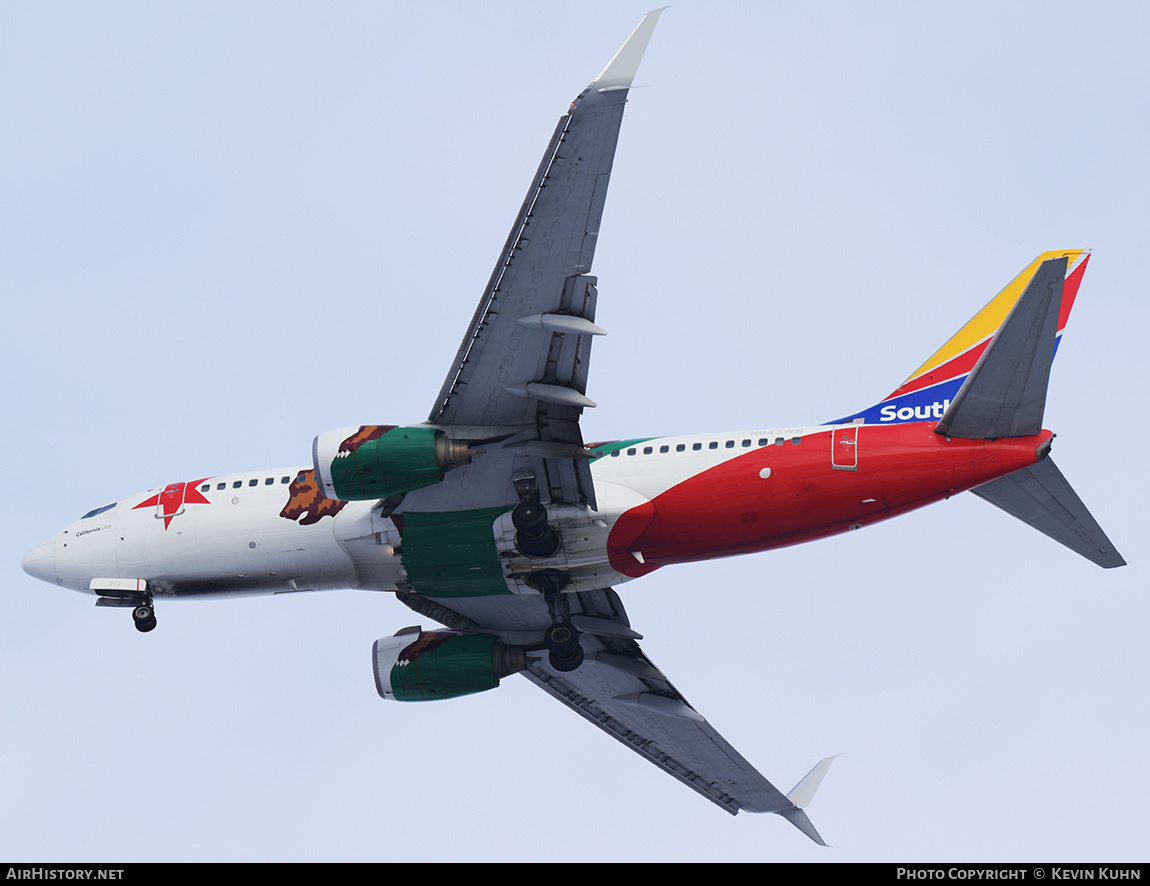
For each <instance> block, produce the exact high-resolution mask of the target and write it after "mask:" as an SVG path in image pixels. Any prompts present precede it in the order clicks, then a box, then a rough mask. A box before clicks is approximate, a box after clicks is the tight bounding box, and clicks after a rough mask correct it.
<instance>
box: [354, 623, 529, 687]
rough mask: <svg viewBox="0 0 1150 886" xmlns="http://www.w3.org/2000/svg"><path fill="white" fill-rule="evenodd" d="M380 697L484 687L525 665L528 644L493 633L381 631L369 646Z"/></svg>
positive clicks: (408, 629) (410, 629) (409, 629)
mask: <svg viewBox="0 0 1150 886" xmlns="http://www.w3.org/2000/svg"><path fill="white" fill-rule="evenodd" d="M371 660H372V664H373V666H374V668H375V688H376V689H377V690H378V691H379V695H380V697H381V698H389V699H394V700H395V701H432V700H434V699H437V698H458V697H459V696H461V695H471V694H473V693H475V692H485V691H487V690H488V689H494V688H495V687H496V686H498V685H499V680H500V678H502V677H506V676H507V675H509V674H514V673H516V672H518V671H522V670H523V669H524V668H526V667H527V656H526V648H525V647H523V646H507V645H506V644H504V643H500V642H499V641H498V640H496V639H495V638H494V637H492V636H491V635H490V634H460V633H457V632H455V631H423V630H420V629H419V628H407V629H405V630H402V631H400V632H399V633H397V634H396V635H395V636H394V637H381V638H380V639H379V640H376V641H375V645H374V646H373V647H372V650H371Z"/></svg>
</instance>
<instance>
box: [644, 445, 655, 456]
mask: <svg viewBox="0 0 1150 886" xmlns="http://www.w3.org/2000/svg"><path fill="white" fill-rule="evenodd" d="M652 452H654V450H653V449H652V448H651V447H650V446H644V447H643V454H644V455H650V454H651V453H652Z"/></svg>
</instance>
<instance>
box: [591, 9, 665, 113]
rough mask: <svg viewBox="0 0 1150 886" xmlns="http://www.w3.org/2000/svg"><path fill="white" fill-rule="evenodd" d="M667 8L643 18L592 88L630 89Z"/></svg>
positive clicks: (654, 11)
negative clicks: (652, 35)
mask: <svg viewBox="0 0 1150 886" xmlns="http://www.w3.org/2000/svg"><path fill="white" fill-rule="evenodd" d="M664 9H667V7H666V6H663V7H660V8H659V9H653V10H651V11H650V12H648V13H647V14H646V15H645V16H643V20H642V21H641V22H639V24H638V25H636V26H635V30H634V31H632V32H631V36H630V37H628V38H627V40H626V41H625V42H624V43H623V45H622V46H620V47H619V51H618V52H616V53H615V55H614V56H612V58H611V61H609V62H607V66H606V67H605V68H603V70H602V71H600V72H599V76H598V77H596V78H595V79H594V80H592V81H591V86H593V87H595V88H597V89H598V90H599V91H600V92H602V91H604V90H607V89H629V88H630V86H631V83H632V82H634V80H635V74H636V73H638V71H639V63H640V62H641V61H643V53H644V52H646V51H647V44H648V43H649V42H650V40H651V34H652V33H653V32H654V30H655V25H656V24H658V22H659V16H660V15H661V14H662V12H663V10H664Z"/></svg>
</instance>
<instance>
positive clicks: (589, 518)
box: [23, 10, 1125, 845]
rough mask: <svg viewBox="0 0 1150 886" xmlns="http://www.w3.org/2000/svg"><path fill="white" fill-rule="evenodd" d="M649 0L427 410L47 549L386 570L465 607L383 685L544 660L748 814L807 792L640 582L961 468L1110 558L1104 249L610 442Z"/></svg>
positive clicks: (554, 150) (311, 572)
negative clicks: (770, 412) (653, 429)
mask: <svg viewBox="0 0 1150 886" xmlns="http://www.w3.org/2000/svg"><path fill="white" fill-rule="evenodd" d="M660 12H661V10H659V11H654V12H652V13H650V14H648V15H647V16H646V17H644V19H643V20H642V21H641V22H640V23H639V25H638V27H637V28H636V29H635V31H634V32H633V33H632V34H631V36H630V37H629V38H628V39H627V41H626V42H625V43H624V44H623V46H622V47H621V48H620V50H619V51H618V52H617V53H616V54H615V56H614V57H613V58H612V59H611V61H610V62H609V63H608V64H607V66H606V67H605V68H603V70H602V71H601V72H600V73H599V75H598V76H597V77H596V78H595V79H594V80H592V81H591V83H590V84H589V85H588V86H587V88H586V89H584V90H583V91H582V92H581V93H580V94H579V95H578V96H577V97H576V98H575V100H574V101H573V102H572V103H571V105H570V108H569V109H568V110H567V112H566V113H565V114H564V115H563V116H562V117H561V118H560V120H559V123H558V125H557V127H556V129H555V132H554V134H553V135H552V137H551V140H550V142H549V143H548V146H547V149H546V151H545V152H544V155H543V159H542V161H541V163H540V165H539V168H538V170H537V172H536V173H535V175H534V176H533V178H532V179H531V183H530V186H529V188H528V191H527V195H526V198H525V199H524V201H523V204H522V207H521V208H520V210H519V212H518V214H517V216H516V218H515V221H514V224H513V225H512V229H511V232H510V234H509V236H508V238H507V241H506V244H505V246H504V247H503V249H502V250H501V252H500V254H499V256H498V259H497V262H496V265H495V269H494V271H493V272H492V275H491V278H490V280H489V281H488V283H487V285H486V287H485V288H484V290H483V294H482V296H481V298H480V301H479V305H478V307H477V308H476V311H475V314H474V316H473V317H472V319H471V322H470V323H469V324H468V326H467V328H466V331H465V334H464V337H463V341H462V343H461V345H460V348H459V351H458V353H457V354H456V356H455V359H454V360H453V361H452V363H451V365H450V369H449V371H448V373H447V376H446V378H445V380H444V383H443V386H442V389H441V391H440V393H439V395H438V397H437V398H436V400H435V402H434V404H433V405H432V408H431V412H430V414H429V416H428V418H427V420H426V421H424V422H421V423H415V424H410V425H398V426H396V425H359V426H354V427H349V428H342V429H337V430H333V431H328V432H326V433H322V434H319V435H318V436H317V437H316V438H315V439H314V441H313V444H312V462H311V464H310V465H306V466H302V467H301V466H295V467H289V468H280V469H275V470H264V471H255V472H244V473H237V474H230V475H225V476H210V477H209V476H203V477H200V478H198V479H193V480H188V481H183V482H177V483H172V484H169V485H167V486H165V487H163V488H156V489H150V490H148V491H146V492H142V493H138V494H136V495H132V496H129V497H127V498H123V499H119V500H117V501H115V502H112V503H111V504H107V505H104V506H103V507H98V508H95V509H93V510H92V511H89V512H88V513H87V514H85V515H84V516H83V517H81V518H80V519H79V520H77V521H75V522H74V523H72V524H71V525H69V526H68V527H66V528H65V529H63V530H61V531H60V532H57V533H56V534H55V535H54V536H53V537H52V538H51V539H49V540H48V541H46V542H45V543H43V544H41V545H39V546H37V547H36V548H34V549H32V550H31V551H30V552H29V553H28V554H27V555H26V556H25V557H24V560H23V568H24V570H25V571H26V572H27V573H29V574H30V575H32V576H34V577H36V578H38V579H42V580H44V581H46V582H50V583H52V584H54V585H57V586H60V587H64V588H69V589H72V590H75V591H80V592H83V593H86V594H89V595H94V596H95V598H96V600H95V602H96V605H97V606H101V607H112V608H127V609H130V610H131V612H132V617H133V621H134V624H135V627H136V628H137V629H138V630H139V631H140V632H145V633H146V632H150V631H152V630H153V629H154V628H155V627H156V612H155V610H156V603H157V601H160V600H164V601H166V600H168V599H179V598H187V597H201V596H213V595H215V596H236V595H244V594H268V593H282V592H289V591H303V590H328V589H341V588H352V589H363V590H373V591H386V592H391V593H394V594H395V596H396V597H397V598H398V599H399V600H400V601H401V602H403V603H404V604H406V605H407V606H408V607H409V608H411V609H412V610H414V611H415V612H416V613H418V615H420V616H421V617H422V618H425V619H428V620H430V621H434V622H438V623H439V624H440V625H443V626H444V628H445V629H439V628H434V629H428V630H425V629H423V628H422V626H419V627H409V628H403V629H402V630H400V631H398V632H397V633H395V634H394V635H393V636H388V637H384V638H381V639H379V640H378V641H376V643H375V645H374V646H373V656H372V658H373V669H374V676H375V681H376V687H377V690H378V693H379V695H380V696H381V697H382V698H384V699H389V700H398V701H425V700H434V699H447V698H454V697H459V696H462V695H467V694H472V693H477V692H482V691H486V690H490V689H493V688H495V687H496V686H498V685H499V683H500V681H501V680H502V679H503V678H504V677H507V676H510V675H511V674H515V673H521V674H523V675H524V677H525V678H526V679H528V680H530V681H531V682H532V683H534V684H535V685H537V686H539V687H540V688H541V689H543V690H544V691H545V692H547V693H548V694H550V695H551V696H553V697H554V698H556V699H558V700H559V701H561V702H562V703H563V704H565V705H567V706H568V707H569V708H571V709H572V710H574V711H575V712H576V713H578V714H580V715H581V716H583V717H584V718H585V719H587V720H588V721H589V722H591V723H593V724H594V725H595V726H597V727H598V728H600V729H602V730H603V731H605V732H607V733H608V734H609V735H611V736H612V737H614V738H615V739H616V740H618V741H620V742H621V743H623V744H625V745H626V746H627V747H629V748H631V749H632V750H633V751H635V752H636V753H638V754H640V755H641V756H643V757H644V758H646V759H647V760H649V761H650V762H652V763H653V764H654V765H656V766H658V767H659V768H660V769H662V770H663V771H664V772H667V773H668V774H670V775H671V776H673V777H674V778H676V779H678V780H679V781H681V782H682V783H684V784H686V785H687V786H688V787H690V788H692V789H693V790H695V791H696V792H698V793H699V794H701V795H702V796H704V797H706V798H707V799H708V800H710V801H711V802H713V803H715V804H716V805H718V806H720V807H721V808H723V809H725V810H726V811H727V812H729V813H731V814H736V813H738V812H739V811H748V812H763V813H775V814H778V815H781V816H782V817H784V818H786V819H787V820H788V821H790V822H791V823H792V824H793V825H795V826H796V827H797V828H798V829H799V830H801V831H802V832H803V833H804V834H806V835H807V836H808V837H809V838H810V839H812V840H813V841H815V842H816V843H818V844H820V845H826V844H825V842H824V840H823V838H822V837H821V835H820V834H819V833H818V831H817V830H816V829H815V827H814V825H813V824H812V822H811V820H810V819H809V817H808V816H807V814H806V812H805V809H806V807H807V806H808V805H809V804H810V802H811V800H812V798H813V796H814V793H815V791H816V789H817V788H818V787H819V785H820V783H821V782H822V780H823V777H824V776H825V774H826V772H827V770H828V768H829V767H830V765H831V761H832V760H833V759H834V758H833V757H828V758H826V759H824V760H822V761H820V762H819V763H818V764H817V765H816V766H815V767H814V768H813V769H812V770H811V771H810V773H808V774H807V775H806V776H805V777H804V778H803V779H801V780H800V781H799V783H798V784H797V785H796V786H795V788H793V789H792V790H791V791H789V792H787V793H786V794H784V793H783V792H781V791H780V790H778V789H777V788H776V787H775V786H774V785H773V784H772V783H771V782H770V781H768V780H767V779H766V778H765V777H764V776H763V775H762V774H761V773H759V772H758V770H757V769H756V768H755V767H754V766H752V765H751V764H750V763H749V762H748V761H747V760H746V759H745V758H744V757H743V756H742V755H740V754H739V753H738V751H736V750H735V749H734V748H733V747H732V746H731V745H730V744H729V743H728V742H727V741H726V740H725V739H724V738H723V737H722V736H721V735H720V734H719V733H718V732H717V731H716V730H715V729H714V727H713V726H712V725H711V724H710V723H709V722H708V721H707V720H706V719H705V718H704V717H703V716H702V715H701V714H700V713H699V712H698V711H697V710H696V709H695V708H694V706H692V705H691V704H690V703H688V702H687V700H686V699H685V698H684V697H683V696H682V694H681V693H679V692H678V690H676V689H675V687H674V686H673V685H672V684H671V682H670V681H669V680H668V678H667V676H666V675H665V674H664V673H663V672H662V671H660V670H659V668H658V667H657V666H656V665H655V664H654V663H652V662H651V660H650V659H649V658H647V656H646V655H644V653H643V651H642V649H641V647H640V645H639V641H640V640H641V639H642V636H641V635H640V634H639V633H638V632H637V631H636V630H635V629H634V628H632V626H631V624H630V621H629V619H628V617H627V613H626V610H625V608H624V606H623V602H622V599H621V597H620V595H619V594H618V593H617V592H616V590H615V588H616V587H617V586H619V585H621V584H623V583H625V582H627V581H629V580H631V579H635V578H639V577H642V576H644V575H646V574H648V573H650V572H654V571H656V570H657V569H659V568H661V567H663V566H668V565H671V564H675V563H684V562H692V561H698V560H704V559H710V558H713V557H726V556H734V555H736V554H744V553H755V552H761V551H767V550H772V549H775V548H780V547H784V546H790V545H796V544H800V543H803V542H807V541H813V540H815V539H819V538H823V537H827V536H831V535H837V534H841V533H846V532H851V531H854V530H857V529H860V528H862V527H865V526H870V525H872V524H875V523H877V522H879V521H883V520H886V519H889V518H891V517H894V516H897V515H900V514H903V513H907V512H909V511H912V510H915V509H917V508H920V507H924V506H926V505H928V504H931V503H933V502H936V501H942V500H945V499H948V498H950V497H951V496H953V495H956V494H958V493H960V492H963V491H967V490H969V491H972V492H973V493H974V494H975V495H977V496H979V497H980V498H983V499H985V500H986V501H988V502H990V503H991V504H994V505H996V506H998V507H1000V508H1002V509H1003V510H1006V511H1007V512H1008V513H1010V514H1012V515H1013V516H1015V517H1017V518H1019V519H1021V520H1022V521H1024V522H1026V523H1028V524H1030V525H1031V526H1033V527H1035V528H1037V529H1039V530H1040V531H1042V532H1043V533H1045V534H1046V535H1048V536H1050V537H1051V538H1053V539H1054V540H1055V541H1058V542H1060V543H1061V544H1063V545H1065V546H1066V547H1068V548H1070V549H1071V550H1072V551H1075V552H1076V553H1078V554H1080V555H1082V556H1084V557H1087V558H1088V559H1090V560H1091V561H1093V562H1095V563H1097V564H1098V565H1099V566H1102V567H1104V568H1110V567H1116V566H1121V565H1124V562H1125V561H1124V560H1123V559H1122V557H1121V555H1120V554H1119V553H1118V552H1117V551H1116V550H1115V548H1114V546H1113V545H1112V544H1111V542H1110V540H1109V539H1108V538H1107V537H1106V535H1105V533H1104V532H1103V531H1102V529H1101V528H1100V527H1099V525H1098V523H1097V522H1096V521H1095V520H1094V518H1093V517H1092V516H1091V514H1090V512H1089V511H1088V510H1087V508H1086V506H1085V505H1084V504H1083V503H1082V501H1081V500H1080V499H1079V497H1078V496H1077V494H1076V493H1075V492H1074V490H1073V489H1072V488H1071V486H1070V485H1069V484H1068V483H1067V481H1066V480H1065V478H1064V477H1063V475H1062V474H1061V472H1060V471H1059V469H1058V468H1057V467H1056V466H1055V463H1054V461H1053V459H1052V458H1051V456H1050V452H1051V448H1052V443H1053V440H1054V434H1053V433H1052V432H1050V431H1049V430H1045V429H1044V428H1043V427H1042V419H1043V413H1044V408H1045V402H1046V392H1047V385H1048V380H1049V373H1050V367H1051V363H1052V361H1053V359H1054V355H1055V352H1056V350H1057V347H1058V343H1059V342H1060V340H1061V335H1062V332H1063V330H1064V329H1065V326H1066V323H1067V320H1068V317H1069V313H1070V310H1071V308H1072V306H1073V303H1074V300H1075V298H1076V296H1077V293H1078V290H1079V288H1080V285H1081V282H1082V279H1083V275H1084V273H1085V270H1086V267H1087V264H1088V262H1089V255H1088V254H1087V253H1086V252H1085V251H1084V250H1079V249H1070V250H1057V251H1052V252H1046V253H1043V254H1042V255H1040V256H1038V257H1037V258H1036V259H1034V260H1033V261H1032V262H1031V263H1030V264H1028V265H1027V266H1026V267H1025V268H1024V269H1023V270H1022V271H1021V272H1020V273H1019V274H1018V276H1017V277H1015V278H1014V279H1013V280H1012V281H1011V282H1010V283H1008V284H1007V285H1006V287H1005V288H1003V289H1002V291H1001V292H1000V293H999V294H998V295H996V296H995V297H994V298H993V299H992V300H991V301H990V302H989V303H988V304H987V305H986V306H985V307H984V308H983V309H982V310H980V311H979V312H978V313H977V314H976V315H975V316H974V317H973V318H972V319H971V320H970V321H969V322H967V323H966V324H965V325H964V326H962V327H961V328H960V329H959V331H958V332H957V333H955V334H954V336H952V337H951V338H950V339H949V340H948V341H947V342H946V343H944V344H943V345H942V347H940V348H939V349H938V350H937V351H935V352H934V354H932V355H931V356H930V357H929V358H928V359H927V360H926V361H925V362H924V363H923V364H922V365H921V366H920V367H919V368H918V369H916V370H915V371H914V372H913V373H912V374H911V375H910V376H909V377H908V378H907V379H906V381H904V382H903V383H902V384H901V385H899V386H898V387H897V388H896V389H895V390H894V391H893V392H892V393H891V394H890V395H888V396H887V397H885V398H884V399H882V400H880V401H878V402H877V403H876V404H875V405H873V406H871V407H869V408H867V409H864V410H862V411H860V412H856V413H853V414H850V415H847V416H844V417H842V418H839V419H836V420H833V421H830V422H827V423H825V424H821V425H814V426H797V425H792V426H785V425H784V426H773V427H772V426H763V427H759V428H754V429H749V430H743V431H738V432H733V433H701V434H688V435H684V436H672V437H634V438H628V439H621V440H611V441H606V442H598V443H590V444H588V443H585V441H584V438H583V432H582V429H581V426H580V421H581V418H582V415H583V413H584V412H585V410H588V409H591V408H593V407H594V405H595V404H594V402H593V401H592V400H591V399H589V398H588V396H587V394H588V379H589V361H590V352H591V345H592V343H593V341H594V339H595V337H596V336H598V335H603V334H604V333H605V330H603V329H602V328H600V327H599V326H597V325H596V324H595V313H596V304H597V298H598V288H597V286H598V281H597V279H596V277H594V276H592V274H591V269H592V263H593V258H594V253H595V247H596V244H597V237H598V231H599V223H600V219H601V217H602V212H603V208H604V201H605V197H606V191H607V186H608V184H609V181H610V174H611V168H612V164H613V158H614V152H615V145H616V142H617V139H618V134H619V129H620V125H621V121H622V116H623V112H624V108H625V106H626V102H627V100H628V94H629V89H630V88H631V85H632V83H633V80H634V77H635V75H636V72H637V70H638V67H639V64H640V61H641V59H642V57H643V54H644V52H645V50H646V48H647V45H648V42H649V40H650V38H651V35H652V32H653V30H654V28H655V25H656V22H657V21H658V18H659V15H660Z"/></svg>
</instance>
